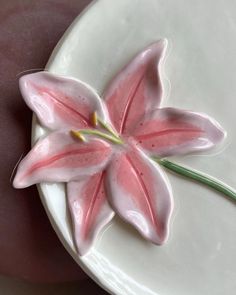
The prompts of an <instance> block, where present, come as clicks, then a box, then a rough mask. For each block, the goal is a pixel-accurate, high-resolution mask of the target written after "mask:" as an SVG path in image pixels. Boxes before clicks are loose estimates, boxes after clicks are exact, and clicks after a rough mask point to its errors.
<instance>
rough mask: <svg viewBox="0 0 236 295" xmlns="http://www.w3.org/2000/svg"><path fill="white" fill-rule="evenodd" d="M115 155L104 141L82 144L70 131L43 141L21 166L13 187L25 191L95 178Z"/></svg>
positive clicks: (50, 136) (48, 137)
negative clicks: (48, 184)
mask: <svg viewBox="0 0 236 295" xmlns="http://www.w3.org/2000/svg"><path fill="white" fill-rule="evenodd" d="M111 154H112V148H111V146H110V145H109V144H108V143H107V142H105V141H102V140H98V139H94V140H90V141H89V142H85V143H84V142H81V141H79V140H78V139H76V138H73V136H71V135H70V132H68V131H61V132H53V133H51V134H50V135H48V136H47V137H45V138H43V139H40V140H39V141H38V142H37V143H36V145H35V146H34V147H33V149H32V150H31V151H30V152H29V153H28V155H26V157H25V158H24V159H23V160H22V161H21V162H20V164H19V166H18V169H17V173H16V176H15V179H14V181H13V186H14V187H16V188H23V187H27V186H30V185H32V184H35V183H40V182H68V181H72V180H77V179H78V178H81V177H82V176H89V175H93V174H95V173H96V172H98V171H100V170H101V169H103V168H104V166H105V165H106V164H107V162H108V161H109V159H110V157H111Z"/></svg>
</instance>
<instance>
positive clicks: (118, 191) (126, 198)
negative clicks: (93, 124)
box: [107, 149, 173, 244]
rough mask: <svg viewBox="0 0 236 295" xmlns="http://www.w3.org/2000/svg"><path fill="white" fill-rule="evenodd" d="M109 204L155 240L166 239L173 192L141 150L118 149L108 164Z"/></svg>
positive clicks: (141, 231)
mask: <svg viewBox="0 0 236 295" xmlns="http://www.w3.org/2000/svg"><path fill="white" fill-rule="evenodd" d="M107 172H108V181H107V186H108V192H110V194H109V197H110V200H111V205H112V208H113V209H114V210H115V211H116V212H117V213H118V214H119V215H120V216H121V217H122V218H123V219H124V220H125V221H127V222H129V223H131V224H132V225H133V226H134V227H136V228H137V229H138V231H139V232H140V233H141V234H142V235H143V236H144V237H145V238H146V239H148V240H150V241H151V242H153V243H155V244H162V243H164V242H165V241H166V239H167V237H168V233H169V220H170V216H171V213H172V207H173V204H172V203H173V201H172V193H171V190H170V187H169V185H168V183H167V180H166V178H165V176H164V174H163V173H162V171H161V169H160V167H159V166H158V165H157V164H155V163H154V162H153V161H152V160H150V159H149V158H147V157H146V156H145V155H144V154H143V153H142V152H141V151H138V150H137V149H133V150H131V151H129V152H123V153H122V152H121V153H119V154H118V153H117V154H116V156H115V158H114V159H113V160H112V161H111V163H110V165H109V166H108V171H107Z"/></svg>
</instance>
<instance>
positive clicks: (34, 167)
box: [13, 40, 225, 255]
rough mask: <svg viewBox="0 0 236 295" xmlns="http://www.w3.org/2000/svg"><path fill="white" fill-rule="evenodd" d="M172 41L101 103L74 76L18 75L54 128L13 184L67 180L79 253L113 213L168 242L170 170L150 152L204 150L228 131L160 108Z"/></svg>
mask: <svg viewBox="0 0 236 295" xmlns="http://www.w3.org/2000/svg"><path fill="white" fill-rule="evenodd" d="M166 46H167V42H166V41H165V40H161V41H159V42H157V43H154V44H152V45H151V46H149V47H147V48H146V49H144V50H143V51H142V52H141V53H139V54H138V55H137V56H136V57H134V59H133V60H132V61H131V62H130V63H129V64H128V65H127V66H126V67H125V68H124V69H122V71H121V72H120V73H119V74H118V75H117V76H116V77H115V78H114V79H113V80H112V81H111V83H110V85H109V86H108V89H107V90H106V91H105V93H104V95H103V100H101V99H100V98H99V96H98V95H97V94H96V92H95V91H94V90H93V89H92V88H90V87H89V86H88V85H86V84H84V83H82V82H81V81H78V80H75V79H72V78H65V77H59V76H56V75H53V74H50V73H47V72H39V73H35V74H30V75H26V76H23V77H22V78H21V79H20V90H21V93H22V95H23V98H24V99H25V102H26V103H27V105H28V106H29V107H30V108H31V109H32V110H33V111H34V112H35V113H36V115H37V118H38V120H39V122H40V123H41V124H42V125H43V126H45V127H47V128H48V129H50V130H51V131H52V132H51V133H50V134H49V135H47V136H46V137H44V138H41V139H39V140H38V141H37V143H36V144H35V146H34V147H33V149H32V150H31V151H30V152H29V153H28V155H27V156H26V157H25V158H24V159H23V160H22V161H21V163H20V164H19V166H18V170H17V174H16V176H15V179H14V183H13V185H14V186H15V187H16V188H23V187H27V186H29V185H32V184H35V183H40V182H66V183H67V198H68V204H69V208H70V213H71V216H72V220H73V227H74V239H75V242H76V246H77V249H78V252H79V254H80V255H84V254H85V253H87V251H88V250H89V248H90V247H91V245H92V242H93V241H94V240H95V238H96V236H97V234H98V233H99V232H100V231H101V229H102V228H103V227H104V226H105V225H106V224H107V223H108V222H109V221H110V220H111V219H112V217H113V216H114V214H115V213H114V212H116V213H117V214H118V215H119V216H120V217H121V218H122V219H124V220H125V221H127V222H128V223H130V224H132V225H133V226H134V227H135V228H136V229H137V230H138V231H139V232H140V233H141V235H142V236H143V237H144V238H146V239H148V240H149V241H151V242H153V243H154V244H163V243H164V242H165V241H166V240H167V238H168V233H169V222H170V217H171V213H172V210H173V198H172V193H171V188H170V185H169V183H168V181H167V179H166V176H165V174H164V172H163V171H162V169H161V168H160V166H159V165H158V164H157V163H155V162H154V161H153V160H152V158H151V157H152V156H158V157H161V158H162V157H166V156H172V155H180V154H181V155H182V154H187V153H192V152H199V151H204V150H207V149H210V148H212V147H214V146H215V145H216V144H218V143H220V142H221V141H222V140H223V138H224V136H225V132H224V131H223V129H222V128H221V127H220V125H219V124H218V123H217V122H216V121H215V120H213V119H212V118H210V117H208V116H206V115H204V114H200V113H195V112H191V111H186V110H180V109H175V108H160V104H161V99H162V95H163V87H162V81H161V77H160V65H161V62H162V60H163V58H164V54H165V49H166ZM71 131H72V132H71Z"/></svg>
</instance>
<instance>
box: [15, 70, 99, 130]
mask: <svg viewBox="0 0 236 295" xmlns="http://www.w3.org/2000/svg"><path fill="white" fill-rule="evenodd" d="M20 90H21V93H22V96H23V98H24V100H25V102H26V103H27V105H28V106H29V107H30V108H31V109H32V110H33V111H34V112H35V113H36V115H37V117H38V119H39V121H40V123H41V124H42V125H44V126H45V127H48V128H49V129H51V130H57V129H63V128H68V127H70V128H71V127H74V128H86V127H89V126H90V125H91V123H90V116H91V114H92V113H93V112H94V111H97V112H98V114H99V116H100V117H101V118H103V106H102V102H101V100H100V98H99V97H98V95H97V94H96V93H95V92H94V91H93V90H92V89H91V88H90V87H89V86H87V85H86V84H84V83H82V82H80V81H78V80H75V79H72V78H64V77H60V76H56V75H54V74H50V73H48V72H38V73H35V74H30V75H25V76H23V77H21V78H20Z"/></svg>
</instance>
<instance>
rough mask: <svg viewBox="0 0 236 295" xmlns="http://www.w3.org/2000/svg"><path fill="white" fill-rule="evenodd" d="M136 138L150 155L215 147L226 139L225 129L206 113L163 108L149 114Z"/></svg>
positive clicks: (171, 153) (134, 131) (134, 133)
mask: <svg viewBox="0 0 236 295" xmlns="http://www.w3.org/2000/svg"><path fill="white" fill-rule="evenodd" d="M133 137H134V138H135V139H136V140H137V142H138V144H139V145H140V146H141V147H142V148H143V149H144V150H145V151H147V152H148V153H149V154H151V155H157V156H162V157H163V156H171V155H178V154H184V153H191V152H195V151H202V150H207V149H209V148H212V147H214V146H215V145H216V144H218V143H220V142H221V141H222V140H223V139H224V137H225V132H224V131H223V129H222V128H221V127H220V125H219V124H218V123H217V122H216V121H214V120H213V119H212V118H210V117H208V116H206V115H203V114H200V113H194V112H190V111H185V110H178V109H174V108H163V109H156V110H153V111H151V112H149V113H148V114H146V116H145V117H144V119H143V120H141V121H140V123H139V124H137V125H136V128H134V130H133Z"/></svg>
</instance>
